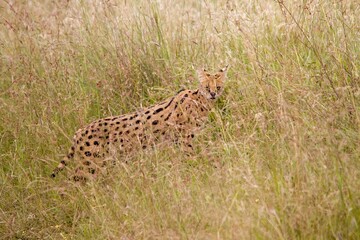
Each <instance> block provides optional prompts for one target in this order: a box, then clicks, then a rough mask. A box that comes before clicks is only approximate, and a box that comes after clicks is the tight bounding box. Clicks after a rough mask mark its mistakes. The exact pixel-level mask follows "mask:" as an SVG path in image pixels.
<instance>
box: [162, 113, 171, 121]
mask: <svg viewBox="0 0 360 240" xmlns="http://www.w3.org/2000/svg"><path fill="white" fill-rule="evenodd" d="M171 114H172V112H170V113H169V114H168V115H167V117H166V118H165V119H164V121H167V120H169V118H170V116H171Z"/></svg>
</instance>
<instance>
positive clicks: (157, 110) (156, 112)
mask: <svg viewBox="0 0 360 240" xmlns="http://www.w3.org/2000/svg"><path fill="white" fill-rule="evenodd" d="M162 110H164V109H163V108H158V109H156V110H155V111H154V113H153V114H158V113H159V112H161V111H162Z"/></svg>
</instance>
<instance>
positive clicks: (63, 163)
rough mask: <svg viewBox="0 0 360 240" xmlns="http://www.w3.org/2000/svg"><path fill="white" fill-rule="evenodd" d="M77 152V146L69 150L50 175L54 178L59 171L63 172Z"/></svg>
mask: <svg viewBox="0 0 360 240" xmlns="http://www.w3.org/2000/svg"><path fill="white" fill-rule="evenodd" d="M74 154H75V148H74V147H71V149H70V150H69V153H68V155H66V156H65V157H64V158H63V159H62V160H61V161H60V163H59V165H58V166H57V167H56V168H55V169H54V170H53V172H52V173H51V175H50V177H52V178H54V177H56V176H57V175H58V173H59V172H61V171H62V170H63V169H64V168H65V167H66V166H67V165H68V164H69V162H70V161H71V160H72V159H73V158H74Z"/></svg>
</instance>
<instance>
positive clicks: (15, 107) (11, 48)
mask: <svg viewBox="0 0 360 240" xmlns="http://www.w3.org/2000/svg"><path fill="white" fill-rule="evenodd" d="M359 12H360V4H359V2H358V1H357V0H346V1H335V0H312V1H308V0H297V1H290V0H278V1H270V0H266V1H258V0H250V1H245V0H240V1H239V0H226V1H225V0H214V1H206V0H204V1H195V0H190V1H185V0H180V1H173V0H170V1H165V0H158V1H126V0H96V1H81V0H78V1H77V0H74V1H73V0H70V1H51V0H38V1H10V0H5V1H1V2H0V162H1V167H0V198H1V201H0V233H1V234H0V239H359V238H360V226H359V224H360V191H359V189H360V181H359V179H360V149H359V143H360V139H359V138H360V134H359V127H360V112H359V111H360V100H359V98H360V88H359V85H360V84H359V83H360V81H359V72H360V71H359V68H360V61H359V59H360V45H359V42H360V15H359ZM225 64H229V65H230V70H229V74H228V82H227V87H226V88H227V89H226V92H225V93H224V95H223V97H222V99H220V100H219V102H218V104H217V107H216V109H215V110H214V112H213V113H212V114H211V117H210V118H209V123H208V124H207V126H206V128H205V129H204V131H203V132H202V133H201V135H200V136H199V137H198V138H197V140H196V142H197V144H196V148H197V151H196V155H195V156H193V157H188V156H184V155H183V154H182V152H181V151H180V150H179V149H177V148H176V147H174V148H166V149H154V150H152V151H147V152H140V153H139V154H137V155H136V156H131V157H130V156H128V157H127V156H123V157H122V158H130V159H129V160H131V161H128V163H127V164H125V163H124V162H120V164H118V165H117V166H116V167H115V168H114V169H112V170H111V171H110V173H109V174H108V175H106V176H104V177H103V178H101V179H98V180H97V181H94V182H89V183H88V184H86V185H83V186H77V185H74V184H73V183H72V182H68V181H67V180H66V176H65V175H66V174H60V176H59V177H58V178H57V179H55V180H53V179H50V178H49V175H50V173H51V170H52V169H53V168H54V167H55V166H56V165H57V163H58V162H59V160H60V159H61V157H62V156H63V154H65V153H66V152H67V149H68V148H69V147H70V139H71V137H72V135H73V134H74V132H75V130H76V129H78V128H80V127H81V126H84V125H85V124H87V123H89V122H91V121H92V120H95V119H97V118H101V117H105V116H108V115H120V114H123V113H127V112H130V111H134V110H136V109H138V108H141V107H145V106H148V105H151V104H154V103H156V102H158V101H161V100H162V99H164V98H166V97H169V96H171V95H173V94H175V93H176V92H177V91H178V90H179V89H181V88H183V87H185V88H196V86H197V78H196V74H195V70H196V69H197V68H198V67H202V66H205V67H207V68H209V69H213V70H217V69H218V68H219V67H223V66H224V65H225ZM60 192H61V193H62V194H60Z"/></svg>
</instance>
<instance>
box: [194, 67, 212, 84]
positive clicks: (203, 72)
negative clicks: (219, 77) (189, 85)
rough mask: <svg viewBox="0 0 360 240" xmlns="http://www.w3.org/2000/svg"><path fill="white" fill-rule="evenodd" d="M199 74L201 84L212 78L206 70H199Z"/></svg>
mask: <svg viewBox="0 0 360 240" xmlns="http://www.w3.org/2000/svg"><path fill="white" fill-rule="evenodd" d="M197 74H198V78H199V82H203V81H206V79H207V78H208V77H210V73H208V71H207V70H206V69H205V68H199V69H198V70H197Z"/></svg>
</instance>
